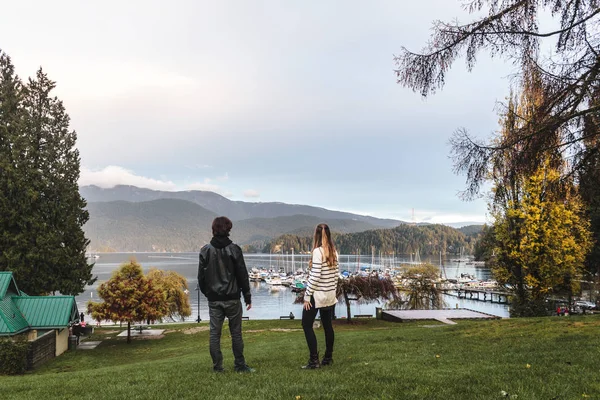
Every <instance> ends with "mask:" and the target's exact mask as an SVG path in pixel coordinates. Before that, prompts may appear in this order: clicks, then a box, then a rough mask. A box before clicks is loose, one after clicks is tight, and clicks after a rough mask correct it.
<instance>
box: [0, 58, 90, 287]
mask: <svg viewBox="0 0 600 400" xmlns="http://www.w3.org/2000/svg"><path fill="white" fill-rule="evenodd" d="M0 68H1V71H0V77H1V78H0V79H1V81H0V92H1V95H2V97H1V100H0V102H1V104H0V108H1V109H2V114H0V129H1V130H0V132H1V133H2V135H1V138H0V163H2V164H1V167H2V172H0V185H1V188H2V194H1V195H0V196H1V197H0V207H1V209H0V211H2V216H3V218H2V222H1V225H0V227H1V228H0V229H1V231H0V246H1V253H0V268H2V269H6V270H10V271H13V272H14V273H15V277H16V279H17V280H18V282H19V288H20V289H22V290H23V291H25V292H26V293H28V294H32V295H35V294H45V293H54V292H60V293H62V294H78V293H81V292H82V291H83V289H84V287H85V286H86V285H87V284H89V283H92V282H93V279H92V275H91V269H92V265H90V264H88V263H87V260H86V257H85V250H86V247H87V245H88V243H89V241H88V240H87V239H86V238H85V236H84V232H83V229H82V227H83V225H84V224H85V222H86V221H87V220H88V218H89V215H88V213H87V211H86V210H85V206H86V203H85V200H83V199H82V198H81V196H80V194H79V188H78V185H77V180H78V179H79V167H80V164H79V162H80V161H79V152H78V150H77V149H76V148H75V143H76V139H77V135H76V134H75V132H74V131H72V130H70V129H69V116H68V115H67V113H66V111H65V108H64V106H63V104H62V102H61V101H60V100H58V99H57V98H56V97H51V91H52V90H53V89H54V87H55V83H54V82H52V81H51V80H50V79H48V77H47V75H46V74H44V73H43V71H42V70H41V69H40V70H39V71H38V73H37V74H36V77H35V79H29V81H28V83H27V84H26V85H23V84H22V83H21V82H20V81H19V80H18V78H17V77H16V76H15V75H14V67H13V66H12V64H11V63H10V59H9V58H8V56H6V55H3V54H2V57H1V58H0Z"/></svg>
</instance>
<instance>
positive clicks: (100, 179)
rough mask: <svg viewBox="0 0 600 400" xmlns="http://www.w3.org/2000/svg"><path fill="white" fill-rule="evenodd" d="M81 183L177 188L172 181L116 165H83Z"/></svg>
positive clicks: (108, 186)
mask: <svg viewBox="0 0 600 400" xmlns="http://www.w3.org/2000/svg"><path fill="white" fill-rule="evenodd" d="M79 185H80V186H86V185H96V186H99V187H101V188H112V187H115V186H116V185H132V186H137V187H140V188H146V189H154V190H168V191H173V190H176V189H177V187H176V185H175V183H173V182H171V181H167V180H158V179H152V178H146V177H145V176H140V175H136V174H135V172H133V171H130V170H127V169H125V168H123V167H119V166H116V165H109V166H107V167H104V168H103V169H101V170H91V169H89V168H86V167H82V168H81V175H80V177H79Z"/></svg>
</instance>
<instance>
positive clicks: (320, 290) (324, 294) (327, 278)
mask: <svg viewBox="0 0 600 400" xmlns="http://www.w3.org/2000/svg"><path fill="white" fill-rule="evenodd" d="M323 254H324V253H323V248H322V247H319V248H318V249H314V250H313V252H312V268H311V269H310V273H309V275H308V284H307V285H306V292H305V293H304V301H310V297H311V296H312V297H313V298H314V299H315V308H322V307H329V306H332V305H334V304H335V303H337V297H336V296H335V292H336V289H337V283H338V277H339V271H340V270H339V265H338V264H336V265H334V266H332V267H330V266H328V265H327V260H324V259H323V258H324V257H323ZM336 255H337V253H336ZM337 258H338V259H339V256H338V257H337Z"/></svg>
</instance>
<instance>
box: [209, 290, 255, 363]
mask: <svg viewBox="0 0 600 400" xmlns="http://www.w3.org/2000/svg"><path fill="white" fill-rule="evenodd" d="M208 310H209V315H210V356H211V357H212V361H213V369H214V370H222V369H223V353H221V331H222V329H223V321H224V320H225V317H227V319H228V320H229V333H230V334H231V347H232V349H233V355H234V357H235V368H236V369H238V368H243V367H244V366H245V365H246V360H245V359H244V341H243V340H242V302H241V301H240V300H239V299H238V300H225V301H209V302H208Z"/></svg>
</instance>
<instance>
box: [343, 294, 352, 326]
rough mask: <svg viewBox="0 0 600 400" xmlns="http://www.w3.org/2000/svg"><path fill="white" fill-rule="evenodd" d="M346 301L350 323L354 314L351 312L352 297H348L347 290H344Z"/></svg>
mask: <svg viewBox="0 0 600 400" xmlns="http://www.w3.org/2000/svg"><path fill="white" fill-rule="evenodd" d="M344 301H345V302H346V311H347V319H348V323H350V321H351V320H352V315H351V313H350V299H349V298H348V293H347V292H346V291H345V290H344Z"/></svg>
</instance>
